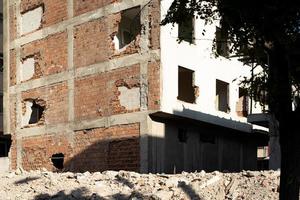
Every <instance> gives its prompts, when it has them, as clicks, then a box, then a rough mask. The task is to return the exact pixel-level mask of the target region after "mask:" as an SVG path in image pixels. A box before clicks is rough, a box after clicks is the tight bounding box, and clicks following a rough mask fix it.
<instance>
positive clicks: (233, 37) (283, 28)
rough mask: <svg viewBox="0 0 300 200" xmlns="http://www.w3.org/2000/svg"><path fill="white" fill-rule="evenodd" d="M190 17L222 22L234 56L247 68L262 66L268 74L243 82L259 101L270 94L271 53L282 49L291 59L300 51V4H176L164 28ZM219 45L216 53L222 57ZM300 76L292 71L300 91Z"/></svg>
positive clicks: (228, 0)
mask: <svg viewBox="0 0 300 200" xmlns="http://www.w3.org/2000/svg"><path fill="white" fill-rule="evenodd" d="M187 15H189V16H190V15H194V16H196V18H201V19H203V20H205V22H206V23H207V24H211V23H212V22H213V21H215V20H220V24H221V29H222V31H223V33H224V32H225V33H226V36H227V40H228V41H224V42H230V44H231V45H230V53H231V56H237V57H238V58H239V59H240V60H241V61H243V62H244V63H245V64H247V65H252V64H254V65H255V66H256V65H259V66H261V67H262V68H263V69H264V73H262V74H258V75H255V77H252V78H251V79H250V80H244V81H243V84H245V85H248V86H249V84H251V86H249V88H250V90H251V91H250V93H251V94H252V95H254V96H255V98H258V97H259V94H261V93H263V92H264V91H265V90H267V88H266V87H267V86H268V85H267V84H268V83H267V82H268V76H266V75H268V74H269V70H272V69H270V67H269V56H268V55H269V52H270V51H273V49H274V47H275V46H277V47H278V46H280V47H281V48H282V49H284V52H287V55H282V56H289V55H288V53H289V52H291V51H293V50H292V49H299V47H298V46H299V44H300V42H299V41H300V40H299V38H300V37H299V33H300V1H293V0H285V1H283V0H263V1H262V0H251V1H250V0H248V1H241V0H174V1H173V3H172V5H171V7H170V8H169V10H168V12H167V15H166V16H165V18H164V19H163V20H162V22H161V24H162V25H166V24H168V23H171V24H175V23H180V22H181V21H182V20H183V19H185V16H187ZM216 42H217V40H215V45H214V47H213V51H214V53H215V54H216V55H218V52H216V49H217V48H216V45H217V43H216ZM298 51H299V50H298ZM284 67H288V66H284ZM289 67H291V68H292V67H294V66H289ZM296 74H297V72H296V70H291V71H290V76H291V78H290V80H291V84H294V85H296V86H295V88H300V87H299V85H300V84H299V82H300V81H299V77H298V76H297V75H296ZM263 90H264V91H263Z"/></svg>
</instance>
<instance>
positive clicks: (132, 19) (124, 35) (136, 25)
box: [114, 6, 141, 49]
mask: <svg viewBox="0 0 300 200" xmlns="http://www.w3.org/2000/svg"><path fill="white" fill-rule="evenodd" d="M140 13H141V9H140V7H139V6H138V7H134V8H130V9H127V10H124V11H122V12H121V21H120V23H119V29H118V33H117V34H116V35H115V37H114V43H115V48H116V49H122V48H123V47H125V46H126V45H128V44H129V43H131V42H132V41H134V40H135V38H136V37H137V35H139V34H140V32H141V20H140Z"/></svg>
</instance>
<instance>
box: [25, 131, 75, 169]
mask: <svg viewBox="0 0 300 200" xmlns="http://www.w3.org/2000/svg"><path fill="white" fill-rule="evenodd" d="M22 152H23V154H22V166H23V168H24V169H25V170H32V169H33V170H34V169H40V168H42V167H45V168H46V169H48V170H54V169H55V168H54V167H53V165H52V162H51V156H52V155H53V154H56V153H63V154H64V156H65V158H66V161H68V159H69V158H70V156H71V144H70V143H69V141H68V137H66V135H62V134H55V135H44V136H36V137H29V138H25V139H23V141H22Z"/></svg>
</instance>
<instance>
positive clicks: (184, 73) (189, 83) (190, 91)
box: [177, 66, 196, 103]
mask: <svg viewBox="0 0 300 200" xmlns="http://www.w3.org/2000/svg"><path fill="white" fill-rule="evenodd" d="M177 99H179V100H181V101H185V102H188V103H195V101H196V97H195V86H194V71H193V70H190V69H187V68H184V67H180V66H179V67H178V97H177Z"/></svg>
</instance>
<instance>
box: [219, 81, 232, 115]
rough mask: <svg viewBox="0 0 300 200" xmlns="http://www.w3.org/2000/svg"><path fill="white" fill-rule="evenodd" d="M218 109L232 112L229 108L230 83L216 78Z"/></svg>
mask: <svg viewBox="0 0 300 200" xmlns="http://www.w3.org/2000/svg"><path fill="white" fill-rule="evenodd" d="M216 109H217V110H219V111H222V112H226V113H228V112H230V108H229V84H228V83H226V82H224V81H220V80H216Z"/></svg>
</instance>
